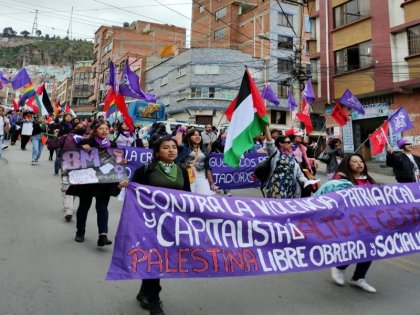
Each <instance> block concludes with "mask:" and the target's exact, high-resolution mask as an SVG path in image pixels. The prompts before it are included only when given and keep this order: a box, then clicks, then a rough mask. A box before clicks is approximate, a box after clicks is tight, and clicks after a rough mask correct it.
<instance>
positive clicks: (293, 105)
mask: <svg viewBox="0 0 420 315" xmlns="http://www.w3.org/2000/svg"><path fill="white" fill-rule="evenodd" d="M287 105H288V107H289V110H290V111H291V112H293V111H294V110H295V108H296V107H297V104H296V101H295V98H294V97H293V94H292V92H291V91H290V89H289V91H288V92H287Z"/></svg>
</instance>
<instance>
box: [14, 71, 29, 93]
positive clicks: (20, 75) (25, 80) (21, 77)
mask: <svg viewBox="0 0 420 315" xmlns="http://www.w3.org/2000/svg"><path fill="white" fill-rule="evenodd" d="M10 82H11V83H12V87H13V90H17V89H20V88H21V87H23V86H25V85H27V84H29V83H31V78H30V77H29V75H28V72H26V69H25V68H22V69H20V70H19V71H18V72H17V73H16V75H15V76H14V78H13V79H12V81H10Z"/></svg>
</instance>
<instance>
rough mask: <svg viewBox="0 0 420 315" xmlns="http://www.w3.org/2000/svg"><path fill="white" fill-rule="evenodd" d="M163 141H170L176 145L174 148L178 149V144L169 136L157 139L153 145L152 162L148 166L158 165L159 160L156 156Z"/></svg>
mask: <svg viewBox="0 0 420 315" xmlns="http://www.w3.org/2000/svg"><path fill="white" fill-rule="evenodd" d="M165 141H172V142H173V143H175V144H176V148H177V149H178V143H177V142H176V140H175V139H173V138H172V137H171V136H169V135H168V136H163V137H160V138H158V139H157V140H156V141H155V142H154V145H153V157H152V160H151V161H150V164H152V165H156V164H157V163H158V161H159V159H158V157H157V155H158V153H159V150H160V146H161V145H162V143H163V142H165Z"/></svg>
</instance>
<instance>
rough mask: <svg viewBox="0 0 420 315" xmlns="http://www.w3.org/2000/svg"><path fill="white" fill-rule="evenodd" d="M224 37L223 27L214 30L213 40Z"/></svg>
mask: <svg viewBox="0 0 420 315" xmlns="http://www.w3.org/2000/svg"><path fill="white" fill-rule="evenodd" d="M223 37H225V29H224V28H221V29H218V30H217V31H215V32H214V40H219V39H222V38H223Z"/></svg>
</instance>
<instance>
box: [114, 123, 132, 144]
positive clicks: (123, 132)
mask: <svg viewBox="0 0 420 315" xmlns="http://www.w3.org/2000/svg"><path fill="white" fill-rule="evenodd" d="M113 142H115V143H116V144H117V145H119V146H127V147H132V146H133V145H134V144H135V140H134V136H133V134H132V133H131V132H130V129H129V128H128V126H127V124H126V123H125V122H122V123H121V124H119V126H117V128H116V132H115V137H114V140H113Z"/></svg>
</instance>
